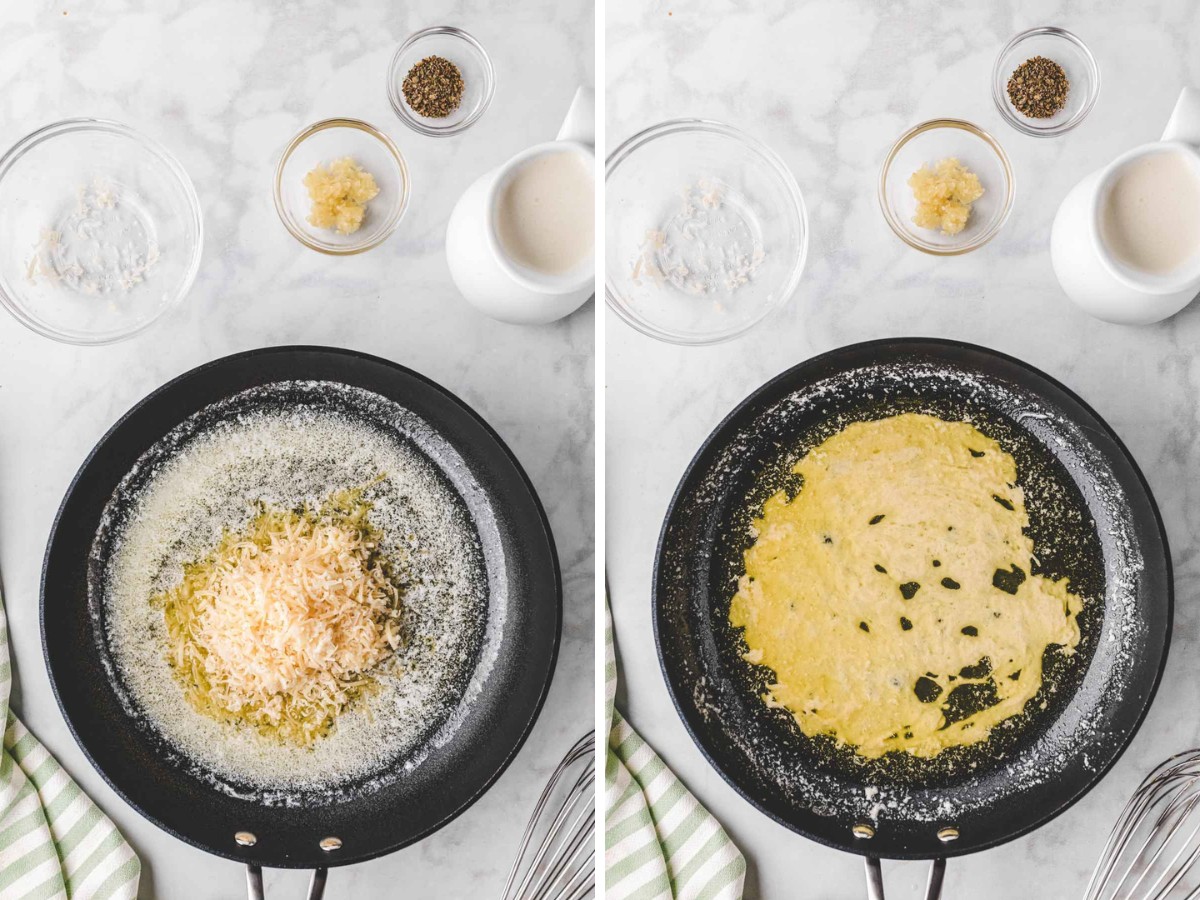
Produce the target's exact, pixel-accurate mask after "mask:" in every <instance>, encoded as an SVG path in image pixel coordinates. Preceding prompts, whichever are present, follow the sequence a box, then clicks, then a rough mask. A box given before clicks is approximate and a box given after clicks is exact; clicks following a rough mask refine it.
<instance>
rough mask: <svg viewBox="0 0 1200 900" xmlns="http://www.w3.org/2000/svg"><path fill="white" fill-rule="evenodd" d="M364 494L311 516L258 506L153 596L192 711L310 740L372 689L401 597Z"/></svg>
mask: <svg viewBox="0 0 1200 900" xmlns="http://www.w3.org/2000/svg"><path fill="white" fill-rule="evenodd" d="M361 493H362V492H361V491H357V492H351V494H353V496H351V497H347V496H342V497H335V498H332V499H331V501H330V503H328V504H327V505H326V506H325V507H324V508H323V509H322V510H321V511H319V512H312V511H309V510H305V511H302V512H293V511H278V510H269V509H265V508H264V509H263V510H262V512H261V513H260V514H259V515H258V516H257V517H256V518H255V519H254V521H253V522H252V523H251V526H250V529H249V532H248V534H245V535H226V537H225V538H224V539H223V540H222V542H221V543H220V545H219V546H218V547H217V549H216V550H215V551H214V552H213V554H212V555H211V556H209V557H208V558H206V559H204V560H202V561H200V562H198V563H193V564H190V565H188V566H186V567H185V570H184V578H183V581H182V583H181V584H180V585H179V586H178V587H176V588H174V589H173V590H171V591H169V592H167V593H166V594H165V595H162V596H160V597H157V598H155V601H156V602H158V603H161V604H162V606H163V609H164V614H165V616H166V620H167V625H168V630H169V633H170V638H171V648H170V661H171V664H172V666H173V668H174V670H175V672H176V674H177V675H179V676H180V678H181V679H182V680H183V681H184V685H185V688H186V692H187V696H188V699H189V701H190V702H191V703H192V704H193V705H194V706H195V707H196V708H197V709H199V710H200V711H201V712H204V713H207V714H209V715H213V716H215V717H217V718H219V719H225V720H240V721H243V722H246V723H248V724H250V725H252V726H254V727H255V728H257V729H258V730H259V731H261V732H263V733H265V734H273V735H275V736H276V737H278V738H279V739H280V740H281V741H286V742H290V743H297V744H302V745H303V744H309V743H311V742H312V741H313V740H315V739H316V738H318V737H321V736H322V735H324V734H327V733H328V732H329V731H330V729H331V728H332V726H333V723H334V720H335V719H336V717H337V715H338V713H340V712H341V710H342V709H344V708H345V707H346V706H347V705H348V704H349V703H351V702H352V701H353V700H354V699H355V697H356V696H358V694H359V693H360V692H361V691H362V690H364V689H366V688H369V687H370V686H371V685H372V684H373V683H374V682H373V679H372V677H371V675H370V672H371V670H372V669H374V668H375V667H376V666H378V665H379V664H380V663H381V662H383V661H384V660H385V659H386V658H387V657H389V656H390V655H391V654H392V653H393V652H394V651H395V650H396V648H397V647H398V646H399V643H400V597H399V590H398V588H397V587H396V585H395V584H394V583H393V581H392V579H391V578H390V577H389V573H388V572H387V571H386V570H385V568H384V565H383V564H382V562H381V561H380V558H379V554H378V550H377V543H376V538H375V536H374V534H373V533H372V531H371V529H370V526H369V525H368V524H367V521H366V513H367V511H369V508H370V507H369V504H367V503H365V502H364V501H363V500H362V499H361Z"/></svg>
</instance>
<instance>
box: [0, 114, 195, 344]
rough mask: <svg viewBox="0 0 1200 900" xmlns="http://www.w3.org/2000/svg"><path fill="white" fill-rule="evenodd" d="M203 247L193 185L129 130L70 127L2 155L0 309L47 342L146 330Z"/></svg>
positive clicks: (71, 122) (189, 274)
mask: <svg viewBox="0 0 1200 900" xmlns="http://www.w3.org/2000/svg"><path fill="white" fill-rule="evenodd" d="M203 247H204V220H203V216H202V213H201V210H200V200H199V198H198V197H197V196H196V190H195V188H194V187H193V186H192V180H191V179H190V178H189V177H188V174H187V172H186V171H185V170H184V168H183V166H181V165H180V164H179V161H178V160H176V159H175V157H174V156H172V155H171V153H170V152H168V151H167V149H166V148H165V147H163V146H162V145H161V144H159V143H158V142H156V141H153V140H151V139H150V138H148V137H146V136H145V135H143V134H139V133H138V132H136V131H134V130H133V129H132V128H130V127H128V126H127V125H122V124H120V123H119V122H109V121H105V120H102V119H65V120H63V121H61V122H55V123H54V124H52V125H47V126H46V127H44V128H41V129H39V130H38V131H35V132H33V133H32V134H30V135H28V136H26V137H24V138H22V139H21V140H19V141H17V143H16V144H14V145H13V147H12V149H10V150H9V151H8V152H7V153H6V154H4V156H3V157H2V158H0V304H3V305H4V307H5V308H6V309H7V310H8V311H9V312H10V313H12V314H13V316H15V317H16V318H17V319H18V320H19V321H20V322H21V323H22V324H24V325H26V326H27V327H29V328H31V329H33V330H34V331H36V332H38V333H39V334H42V335H45V336H46V337H50V338H53V339H54V340H57V341H62V342H64V343H68V344H111V343H114V342H116V341H120V340H124V339H125V338H128V337H131V336H133V335H135V334H137V333H138V332H140V331H143V330H144V329H146V328H149V327H150V325H151V324H152V323H153V322H155V321H156V320H157V319H158V318H159V317H160V316H162V315H163V314H164V313H166V312H167V310H169V309H172V308H173V307H175V306H176V305H178V304H179V303H180V302H181V301H182V300H183V298H184V297H185V296H186V295H187V292H188V290H189V289H190V288H191V286H192V282H193V281H195V279H196V273H197V271H199V268H200V255H201V252H202V250H203Z"/></svg>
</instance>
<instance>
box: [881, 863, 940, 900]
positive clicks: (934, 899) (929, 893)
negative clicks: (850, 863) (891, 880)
mask: <svg viewBox="0 0 1200 900" xmlns="http://www.w3.org/2000/svg"><path fill="white" fill-rule="evenodd" d="M865 862H866V864H867V900H884V896H883V864H882V863H881V862H880V860H879V857H877V856H868V857H867V858H866V860H865ZM945 878H946V861H945V860H944V859H935V860H934V861H933V863H932V864H931V865H930V866H929V881H927V882H926V883H925V900H940V898H941V896H942V882H943V881H944V880H945Z"/></svg>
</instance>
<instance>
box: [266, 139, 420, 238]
mask: <svg viewBox="0 0 1200 900" xmlns="http://www.w3.org/2000/svg"><path fill="white" fill-rule="evenodd" d="M343 156H349V157H350V158H351V159H353V160H354V161H355V162H356V163H358V164H359V165H360V166H362V167H363V168H364V169H365V170H366V171H368V172H370V173H371V175H372V176H373V177H374V178H375V183H376V184H377V185H378V186H379V194H378V195H377V196H376V197H375V198H374V199H373V200H370V201H368V202H367V209H366V213H365V214H364V216H363V223H362V227H361V228H359V229H358V231H356V232H354V233H353V234H339V233H338V232H336V231H334V230H333V229H332V228H317V227H316V226H314V225H310V224H309V222H308V213H309V210H310V209H311V208H312V200H310V199H309V196H308V189H307V188H306V187H305V186H304V176H305V175H307V174H308V173H309V172H310V171H312V170H313V169H314V168H316V167H317V166H318V165H329V163H331V162H333V160H335V159H338V158H340V157H343ZM411 190H412V186H411V184H410V183H409V179H408V166H407V164H406V163H405V162H404V157H403V156H402V155H401V154H400V150H399V149H398V148H397V147H396V145H395V144H394V143H392V139H391V138H390V137H388V136H387V135H386V134H384V133H383V132H381V131H380V130H379V129H377V128H375V127H374V126H373V125H368V124H367V123H366V122H360V121H359V120H357V119H325V120H324V121H322V122H317V123H316V124H315V125H310V126H308V127H307V128H305V129H304V130H303V131H301V132H300V133H299V134H298V135H296V136H295V137H294V138H292V140H291V142H290V143H289V144H288V145H287V148H286V149H285V150H284V151H283V156H281V157H280V158H279V165H278V167H277V168H276V169H275V209H276V211H277V212H278V213H279V218H280V220H281V221H282V222H283V224H284V227H286V228H287V230H288V231H290V232H291V233H292V237H294V238H295V239H296V240H298V241H299V242H300V243H302V244H303V245H304V246H305V247H309V248H311V249H313V250H317V251H319V252H321V253H329V254H331V255H333V256H350V255H352V254H354V253H362V252H363V251H365V250H370V249H371V248H372V247H377V246H379V244H381V243H383V241H384V240H385V239H386V238H387V237H388V235H390V234H391V233H392V232H393V231H395V230H396V226H397V225H399V224H400V220H401V219H402V218H403V217H404V211H405V210H406V209H407V208H408V196H409V192H410V191H411Z"/></svg>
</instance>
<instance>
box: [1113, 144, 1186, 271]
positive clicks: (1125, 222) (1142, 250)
mask: <svg viewBox="0 0 1200 900" xmlns="http://www.w3.org/2000/svg"><path fill="white" fill-rule="evenodd" d="M1100 238H1101V240H1102V241H1103V242H1104V244H1105V246H1106V247H1107V248H1108V250H1109V252H1110V253H1112V255H1113V257H1114V258H1115V259H1116V260H1117V261H1118V262H1120V263H1121V264H1122V265H1125V266H1128V267H1129V268H1131V269H1135V270H1137V271H1139V272H1147V273H1150V274H1152V275H1169V274H1171V273H1172V272H1176V271H1178V270H1180V269H1181V268H1183V267H1185V266H1186V264H1187V263H1188V262H1190V261H1191V260H1192V259H1193V258H1194V257H1195V256H1196V255H1197V252H1198V251H1200V173H1198V172H1197V164H1196V160H1195V158H1194V157H1191V156H1189V155H1188V154H1186V153H1184V152H1182V151H1179V150H1176V149H1167V150H1163V151H1161V152H1157V153H1149V154H1146V155H1144V156H1139V157H1137V158H1136V159H1133V160H1130V161H1129V162H1128V163H1126V164H1125V166H1124V167H1122V168H1121V169H1120V170H1119V171H1118V172H1117V174H1116V177H1115V178H1114V179H1113V182H1112V184H1111V186H1110V187H1109V189H1108V192H1107V195H1106V196H1105V197H1104V198H1103V201H1102V205H1101V212H1100Z"/></svg>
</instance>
